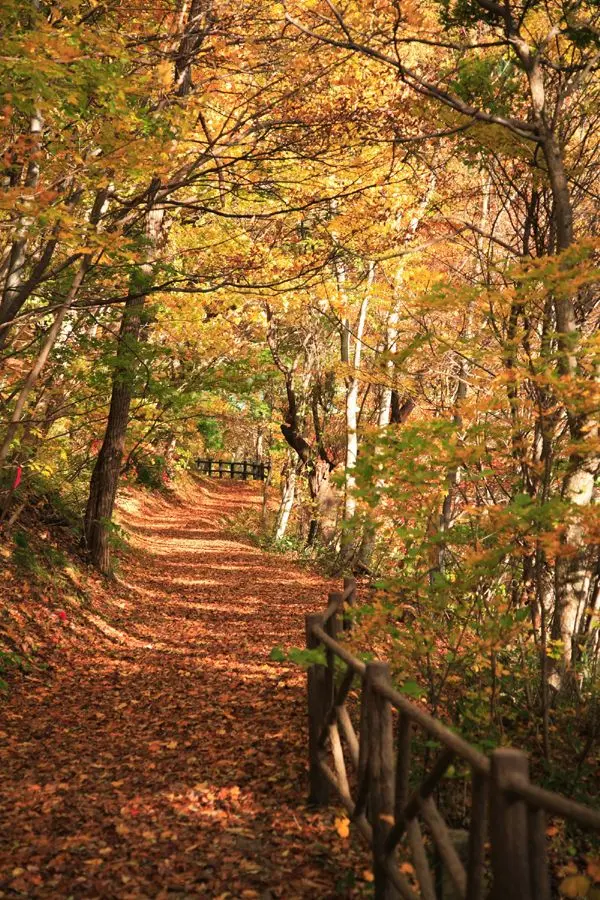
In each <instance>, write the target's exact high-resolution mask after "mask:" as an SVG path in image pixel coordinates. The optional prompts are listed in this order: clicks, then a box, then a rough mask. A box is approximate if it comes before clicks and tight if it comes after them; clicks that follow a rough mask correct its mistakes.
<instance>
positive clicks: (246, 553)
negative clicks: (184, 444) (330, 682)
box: [0, 482, 366, 900]
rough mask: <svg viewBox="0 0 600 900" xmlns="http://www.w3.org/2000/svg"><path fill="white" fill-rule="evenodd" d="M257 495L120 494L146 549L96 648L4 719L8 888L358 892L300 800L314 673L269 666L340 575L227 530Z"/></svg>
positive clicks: (1, 767)
mask: <svg viewBox="0 0 600 900" xmlns="http://www.w3.org/2000/svg"><path fill="white" fill-rule="evenodd" d="M253 502H258V496H257V492H256V489H255V488H254V487H253V486H251V485H244V484H239V483H219V482H212V483H206V482H204V483H202V484H199V485H198V486H195V487H190V488H189V489H188V490H187V493H186V494H185V495H181V496H179V497H177V498H174V499H170V500H167V499H164V498H161V497H158V498H157V497H156V496H152V495H150V494H148V495H145V494H141V495H140V494H133V495H131V496H130V497H128V498H127V499H126V501H124V502H123V503H122V513H121V519H122V523H123V525H124V526H125V527H126V529H127V530H128V531H129V532H130V533H131V535H132V542H133V546H134V550H133V552H132V553H130V554H128V555H127V559H126V561H125V563H124V564H123V567H122V570H121V573H120V575H119V579H118V583H117V585H116V586H115V589H114V592H113V595H112V596H113V601H112V606H111V613H110V615H108V614H104V613H103V614H102V615H99V614H98V612H97V610H96V609H95V607H94V608H92V609H90V610H88V612H87V613H86V616H87V618H86V623H87V626H88V627H93V629H94V633H95V635H96V640H95V641H94V642H93V643H90V641H89V640H87V641H85V642H83V641H81V642H80V643H79V644H78V645H76V649H75V650H74V649H71V651H70V652H69V654H68V664H67V663H66V662H65V664H64V665H62V666H60V665H55V668H54V672H53V673H52V676H51V677H50V678H49V679H48V680H45V681H44V680H40V679H38V680H36V681H35V682H33V683H32V682H31V680H30V679H25V680H24V681H23V683H22V684H21V685H19V686H18V687H17V688H16V689H15V691H14V692H13V693H12V694H11V696H10V697H9V699H8V702H7V703H6V704H5V705H4V709H3V711H2V723H1V725H0V729H1V732H2V738H1V741H0V747H1V749H0V824H1V826H2V827H1V831H0V897H3V898H4V897H18V896H25V897H65V898H66V897H74V898H86V900H93V898H113V897H114V898H144V897H152V898H163V897H164V898H166V897H168V898H187V897H197V896H200V897H221V898H238V897H240V898H241V897H247V898H252V897H258V898H263V900H267V898H279V897H281V898H296V897H311V898H316V897H335V896H342V897H355V896H362V889H363V887H366V885H364V884H363V885H361V884H360V881H361V879H360V878H359V880H358V884H357V886H356V887H351V886H350V885H351V883H352V881H353V878H352V867H353V860H352V859H351V857H350V856H349V844H348V842H347V841H343V840H342V839H341V838H340V837H339V836H338V835H337V833H336V832H335V829H334V828H333V827H332V816H333V813H329V812H328V813H326V814H325V815H322V814H321V815H318V816H317V815H314V814H312V813H311V812H310V811H308V810H307V809H306V807H305V802H304V798H305V793H306V788H305V771H304V765H305V756H306V751H305V706H304V692H303V682H304V679H303V675H302V673H300V672H298V671H296V670H294V669H291V668H286V667H283V668H282V666H281V665H279V664H274V663H270V662H269V660H268V655H269V651H270V650H271V648H272V647H273V646H274V645H275V644H284V645H300V646H301V645H302V641H303V616H304V613H305V612H307V611H309V610H315V609H319V608H321V607H322V605H323V599H324V595H325V591H326V590H327V583H326V582H325V581H324V580H323V579H320V578H318V577H316V576H314V575H311V574H310V573H307V572H306V571H305V570H303V569H300V568H291V567H290V566H289V564H287V563H286V561H285V559H283V558H282V557H280V556H274V555H269V554H265V553H263V552H261V551H260V550H259V549H257V548H255V547H254V546H252V545H250V544H246V543H244V542H243V541H241V540H239V539H236V538H234V537H233V536H232V535H231V534H230V533H228V532H227V528H226V525H224V524H223V522H222V518H223V516H224V515H228V514H229V515H230V514H232V513H234V512H235V510H236V509H239V508H240V507H241V506H243V505H245V504H249V503H253ZM71 627H72V628H73V629H76V627H77V626H76V624H75V623H73V624H72V625H71ZM330 854H331V859H328V857H329V855H330ZM354 864H356V861H354ZM359 871H360V866H359Z"/></svg>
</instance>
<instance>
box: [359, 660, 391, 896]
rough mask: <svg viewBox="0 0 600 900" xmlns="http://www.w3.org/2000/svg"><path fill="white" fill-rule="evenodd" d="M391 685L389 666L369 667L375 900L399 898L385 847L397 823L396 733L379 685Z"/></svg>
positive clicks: (370, 798)
mask: <svg viewBox="0 0 600 900" xmlns="http://www.w3.org/2000/svg"><path fill="white" fill-rule="evenodd" d="M381 684H386V685H389V684H390V673H389V666H388V665H387V663H382V662H372V663H368V664H367V671H366V674H365V688H366V690H367V694H366V696H367V698H368V723H369V759H368V766H369V814H370V819H371V825H372V826H373V874H374V875H375V900H395V898H396V897H398V896H399V894H398V891H397V889H396V888H395V887H394V885H393V883H392V881H391V879H390V877H389V875H388V873H387V870H386V866H385V861H386V850H385V845H386V841H387V837H388V834H389V833H390V831H391V828H392V825H393V823H394V732H393V723H392V707H391V704H390V703H389V701H388V700H386V699H385V698H384V697H382V696H381V694H380V693H379V692H378V690H377V686H378V685H381Z"/></svg>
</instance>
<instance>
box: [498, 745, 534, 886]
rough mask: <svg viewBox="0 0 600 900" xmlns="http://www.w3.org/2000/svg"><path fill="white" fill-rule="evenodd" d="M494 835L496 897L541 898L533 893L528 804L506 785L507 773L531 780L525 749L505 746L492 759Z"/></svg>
mask: <svg viewBox="0 0 600 900" xmlns="http://www.w3.org/2000/svg"><path fill="white" fill-rule="evenodd" d="M491 764H492V768H491V781H490V838H491V846H492V854H491V855H492V875H493V885H492V894H491V898H492V900H508V898H509V897H510V900H537V898H534V897H533V895H532V893H531V873H530V868H529V834H528V828H527V819H528V812H527V804H526V803H525V801H523V800H520V799H519V798H518V797H517V796H515V795H514V794H511V793H510V792H509V791H507V790H506V789H505V786H504V785H505V779H506V777H507V776H513V775H518V776H519V777H520V778H522V779H525V780H526V781H529V759H528V757H527V754H526V753H524V752H523V751H522V750H513V749H512V748H508V747H501V748H499V749H498V750H494V752H493V753H492V759H491Z"/></svg>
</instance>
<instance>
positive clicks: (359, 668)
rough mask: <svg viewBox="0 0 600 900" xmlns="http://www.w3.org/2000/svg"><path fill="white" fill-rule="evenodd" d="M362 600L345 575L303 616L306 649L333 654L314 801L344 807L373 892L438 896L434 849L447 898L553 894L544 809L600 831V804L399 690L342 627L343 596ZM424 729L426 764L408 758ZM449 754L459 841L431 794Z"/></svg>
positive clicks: (318, 731) (313, 773)
mask: <svg viewBox="0 0 600 900" xmlns="http://www.w3.org/2000/svg"><path fill="white" fill-rule="evenodd" d="M355 602H356V584H355V582H354V580H353V579H345V582H344V590H343V591H341V592H333V593H330V594H329V602H328V605H327V608H326V609H325V611H324V612H323V613H322V614H317V615H308V616H307V617H306V643H307V648H308V649H310V650H314V649H316V648H318V647H321V648H324V650H325V653H326V665H323V664H320V663H315V664H313V665H311V666H310V667H309V669H308V719H309V748H308V749H309V778H310V796H309V801H310V802H311V803H312V804H313V805H316V806H323V805H326V804H327V803H328V802H329V801H330V799H331V797H332V795H333V796H334V797H335V798H337V801H339V802H341V804H342V806H343V807H344V808H345V809H346V811H347V813H348V816H349V817H350V819H351V821H352V822H353V824H354V825H355V827H356V829H357V830H358V832H359V833H360V834H361V835H362V836H363V838H365V839H366V841H367V842H368V843H369V844H370V846H371V850H372V855H373V873H374V881H375V883H374V887H375V897H376V898H377V900H380V898H381V900H384V898H385V900H392V898H402V900H419V898H423V900H439V897H440V896H441V895H440V893H439V891H438V888H439V880H440V879H439V877H437V876H436V871H435V866H434V865H433V863H432V856H433V853H432V851H434V850H435V851H436V855H437V858H438V860H439V861H441V865H442V869H443V878H442V881H443V882H445V883H446V888H444V890H443V896H444V900H445V898H446V897H450V896H451V897H452V898H453V900H454V898H456V900H483V898H492V900H550V898H551V897H552V896H556V894H555V893H554V894H553V892H552V888H551V878H550V871H549V865H548V859H547V854H546V843H547V837H546V824H545V818H546V814H547V813H550V814H552V815H555V816H559V817H562V818H564V819H567V820H570V821H572V822H575V823H578V825H579V826H581V827H583V828H591V829H595V830H598V831H600V812H598V811H597V810H594V809H591V808H589V807H587V806H583V805H581V804H579V803H576V802H574V801H572V800H569V799H567V798H566V797H563V796H561V795H559V794H555V793H552V792H550V791H546V790H543V789H542V788H539V787H537V786H536V785H534V784H532V783H531V782H530V780H529V759H528V756H527V754H526V753H524V752H523V751H521V750H516V749H512V748H499V749H497V750H494V751H493V752H492V754H491V755H490V756H489V757H488V756H486V755H484V754H483V753H481V752H480V751H479V750H477V749H476V748H475V747H473V746H472V745H471V744H469V743H468V742H467V741H465V740H464V739H463V738H462V737H460V735H458V734H456V733H455V732H453V731H451V730H450V729H449V728H447V727H446V726H445V725H443V724H442V723H441V722H440V721H439V720H438V719H435V718H433V717H432V716H431V715H429V714H428V713H427V712H426V711H425V710H424V709H422V708H421V707H420V706H418V705H417V704H415V703H413V702H411V701H410V700H408V699H407V698H406V697H405V696H403V695H402V694H401V693H399V692H398V691H396V690H395V689H394V687H393V686H392V683H391V679H390V673H389V669H388V666H387V664H386V663H383V662H368V663H363V662H362V661H361V660H359V659H357V658H356V657H355V656H353V655H352V653H350V652H349V650H348V648H347V647H346V646H344V645H343V644H342V643H340V642H339V641H338V640H337V638H338V636H339V634H340V631H341V630H343V629H345V628H347V627H349V621H348V617H347V615H346V616H345V615H344V610H345V608H346V605H349V606H352V605H354V603H355ZM355 684H358V688H359V697H360V711H359V713H358V714H357V713H356V710H355V708H356V706H357V703H356V692H355V691H354V685H355ZM349 696H352V702H351V703H349V702H348V700H349ZM352 716H354V719H355V722H353V718H352ZM419 731H420V732H421V734H422V737H424V738H425V741H426V742H427V745H428V746H429V747H431V746H437V747H438V752H437V755H436V756H435V757H434V759H433V762H431V763H429V764H428V765H427V766H426V767H425V768H426V771H425V769H423V767H422V764H421V763H419V767H418V768H417V766H416V765H415V764H414V763H412V762H411V758H413V755H412V751H413V747H414V744H415V740H416V738H417V736H418V732H419ZM420 745H421V746H422V745H423V740H421V742H420ZM428 752H429V751H428ZM452 765H454V766H458V767H461V768H462V769H466V770H467V771H468V779H469V781H470V823H469V826H468V834H467V833H466V832H465V831H463V832H462V841H461V843H462V850H463V852H461V847H460V846H459V843H458V842H457V839H456V837H457V835H456V831H453V830H451V829H450V828H449V827H448V826H447V824H446V821H445V819H444V817H443V815H442V813H441V812H440V809H439V807H438V804H437V803H436V799H435V795H436V793H437V792H438V791H439V788H440V786H441V784H442V781H443V780H444V776H445V775H446V774H447V773H448V770H449V768H450V766H452ZM422 826H424V830H423V829H422ZM406 862H409V863H410V866H409V867H408V870H409V871H410V872H412V873H413V874H412V881H411V879H410V878H409V877H408V876H407V874H406V872H407V868H406V866H402V863H406ZM415 884H418V890H417V889H416V887H415ZM448 885H449V888H448Z"/></svg>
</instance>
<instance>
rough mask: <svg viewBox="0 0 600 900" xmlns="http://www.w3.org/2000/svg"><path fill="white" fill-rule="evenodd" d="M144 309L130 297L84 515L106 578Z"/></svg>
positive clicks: (91, 551)
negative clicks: (103, 431) (133, 372)
mask: <svg viewBox="0 0 600 900" xmlns="http://www.w3.org/2000/svg"><path fill="white" fill-rule="evenodd" d="M143 305H144V298H143V297H128V299H127V302H126V304H125V309H124V311H123V318H122V320H121V328H120V331H119V340H118V346H117V365H116V367H115V374H114V376H113V385H112V395H111V400H110V410H109V414H108V422H107V424H106V431H105V433H104V440H103V441H102V447H101V448H100V453H99V454H98V458H97V459H96V464H95V466H94V471H93V473H92V479H91V482H90V494H89V498H88V502H87V508H86V511H85V523H84V533H85V542H86V546H87V549H88V552H89V555H90V559H91V561H92V563H93V564H94V565H95V566H97V568H98V569H100V571H101V572H102V573H103V574H104V575H108V574H109V573H110V530H109V529H110V520H111V517H112V513H113V508H114V504H115V499H116V496H117V487H118V484H119V474H120V471H121V463H122V461H123V452H124V449H125V436H126V433H127V426H128V424H129V408H130V406H131V400H132V397H133V383H132V372H131V369H132V366H131V359H130V357H131V356H132V355H133V354H134V353H135V345H136V344H137V341H138V338H139V333H140V325H141V313H142V309H143Z"/></svg>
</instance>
